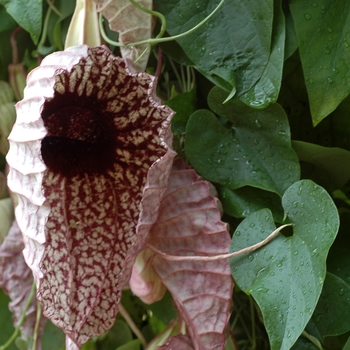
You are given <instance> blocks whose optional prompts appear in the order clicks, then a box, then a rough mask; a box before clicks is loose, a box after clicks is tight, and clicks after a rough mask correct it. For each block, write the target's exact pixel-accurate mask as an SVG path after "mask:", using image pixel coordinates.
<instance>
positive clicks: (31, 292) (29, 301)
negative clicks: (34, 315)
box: [0, 281, 36, 350]
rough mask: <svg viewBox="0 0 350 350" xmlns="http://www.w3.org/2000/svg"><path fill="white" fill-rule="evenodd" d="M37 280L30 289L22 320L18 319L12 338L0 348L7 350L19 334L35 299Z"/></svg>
mask: <svg viewBox="0 0 350 350" xmlns="http://www.w3.org/2000/svg"><path fill="white" fill-rule="evenodd" d="M35 287H36V286H35V282H34V281H33V284H32V288H31V290H30V293H29V297H28V300H27V303H26V305H25V306H24V309H23V312H22V315H21V318H20V320H19V321H18V325H17V327H16V329H15V331H14V332H13V334H12V335H11V337H10V339H9V340H8V341H7V342H6V343H5V344H4V345H2V346H0V350H5V349H7V348H8V347H9V346H10V345H11V344H12V342H13V341H14V340H15V339H16V338H17V336H18V334H19V331H20V328H21V326H22V324H23V322H24V320H25V318H26V314H27V311H28V308H29V306H30V303H31V302H32V300H33V297H34V294H35V289H36V288H35Z"/></svg>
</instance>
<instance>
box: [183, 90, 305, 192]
mask: <svg viewBox="0 0 350 350" xmlns="http://www.w3.org/2000/svg"><path fill="white" fill-rule="evenodd" d="M226 97H227V93H226V92H225V91H223V90H221V89H219V88H214V89H212V91H211V92H210V94H209V97H208V103H209V106H210V107H211V109H212V110H213V111H214V112H216V113H217V114H219V115H220V116H222V117H224V118H227V119H228V120H229V121H230V122H231V124H230V127H226V126H224V125H223V124H222V123H220V121H219V120H218V119H217V118H216V117H215V115H214V114H213V113H211V112H210V111H208V110H197V111H196V112H195V113H194V114H192V116H191V117H190V119H189V122H188V124H187V129H186V141H185V150H186V155H187V156H188V159H189V160H190V162H191V164H192V165H193V167H194V168H195V169H196V171H197V172H198V173H199V174H200V175H202V176H203V177H204V178H205V179H207V180H209V181H212V182H215V183H218V184H221V185H223V186H225V187H228V188H231V189H237V188H240V187H243V186H252V187H258V188H261V189H264V190H267V191H271V192H275V193H277V194H279V195H280V196H282V194H283V193H284V191H285V190H286V189H287V188H288V187H289V186H290V185H291V184H292V183H294V182H295V181H298V180H299V162H298V159H297V156H296V154H295V152H294V150H293V149H292V147H291V141H290V132H289V125H288V120H287V117H286V115H285V113H284V111H283V109H282V108H281V107H280V106H279V105H278V104H273V105H270V106H269V107H268V108H266V109H263V110H257V109H253V108H250V107H248V106H246V105H245V104H244V103H243V102H241V101H240V100H238V99H236V100H232V101H230V102H228V103H226V104H224V105H223V104H222V102H223V101H224V100H225V99H226ZM231 125H232V126H231Z"/></svg>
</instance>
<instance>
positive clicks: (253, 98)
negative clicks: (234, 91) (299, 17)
mask: <svg viewBox="0 0 350 350" xmlns="http://www.w3.org/2000/svg"><path fill="white" fill-rule="evenodd" d="M285 39H286V26H285V18H284V14H283V11H282V2H281V1H279V0H275V1H274V19H273V29H272V42H271V53H270V56H269V60H268V62H267V64H266V66H265V69H264V72H263V73H262V76H261V77H260V79H259V80H258V82H257V83H256V84H255V85H254V86H253V87H252V88H251V89H249V90H248V91H247V92H246V93H244V94H243V95H242V96H241V97H240V98H241V100H242V101H243V102H244V103H246V104H247V105H249V106H251V107H255V108H265V107H267V106H268V105H269V104H271V103H274V102H276V101H277V98H278V95H279V91H280V86H281V81H282V69H283V63H284V46H285Z"/></svg>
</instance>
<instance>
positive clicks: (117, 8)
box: [94, 0, 153, 71]
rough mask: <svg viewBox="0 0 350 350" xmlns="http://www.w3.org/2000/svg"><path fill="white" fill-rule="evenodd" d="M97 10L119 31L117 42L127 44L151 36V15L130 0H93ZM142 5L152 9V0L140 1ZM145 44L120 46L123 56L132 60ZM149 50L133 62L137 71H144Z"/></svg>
mask: <svg viewBox="0 0 350 350" xmlns="http://www.w3.org/2000/svg"><path fill="white" fill-rule="evenodd" d="M94 1H95V3H96V5H97V11H99V12H101V13H102V14H103V16H105V17H106V18H107V19H108V21H109V26H110V28H111V29H112V30H114V31H116V32H119V42H120V43H122V44H128V43H132V42H136V41H141V40H147V39H150V38H151V37H152V29H153V26H152V16H151V15H150V14H149V13H146V12H144V11H142V10H140V9H139V8H137V7H135V6H134V5H133V4H132V3H131V2H130V1H125V0H94ZM142 5H143V6H144V7H146V8H148V9H152V0H144V1H142ZM146 49H147V44H143V45H137V46H135V47H131V46H130V47H121V48H120V52H121V54H122V56H123V58H129V59H130V60H131V61H132V62H135V61H136V59H137V58H138V57H139V56H141V54H142V53H143V52H144V50H146ZM149 53H150V50H149V49H148V51H147V52H146V53H145V54H144V55H143V56H142V58H140V60H138V61H137V63H135V67H136V69H137V70H139V71H145V69H146V66H147V62H148V57H149Z"/></svg>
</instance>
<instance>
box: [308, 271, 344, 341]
mask: <svg viewBox="0 0 350 350" xmlns="http://www.w3.org/2000/svg"><path fill="white" fill-rule="evenodd" d="M347 268H348V269H349V266H347ZM344 310H350V284H349V283H346V282H345V281H344V280H343V279H341V278H340V277H337V276H336V275H334V274H332V273H330V272H327V278H326V280H325V283H324V286H323V290H322V293H321V296H320V300H319V302H318V304H317V307H316V310H315V312H314V314H313V316H312V318H313V319H314V321H315V323H316V325H317V328H318V329H319V331H320V333H321V334H322V336H323V337H325V336H329V335H333V336H334V335H340V334H343V333H345V332H347V331H349V330H350V319H349V315H348V313H346V312H344Z"/></svg>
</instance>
